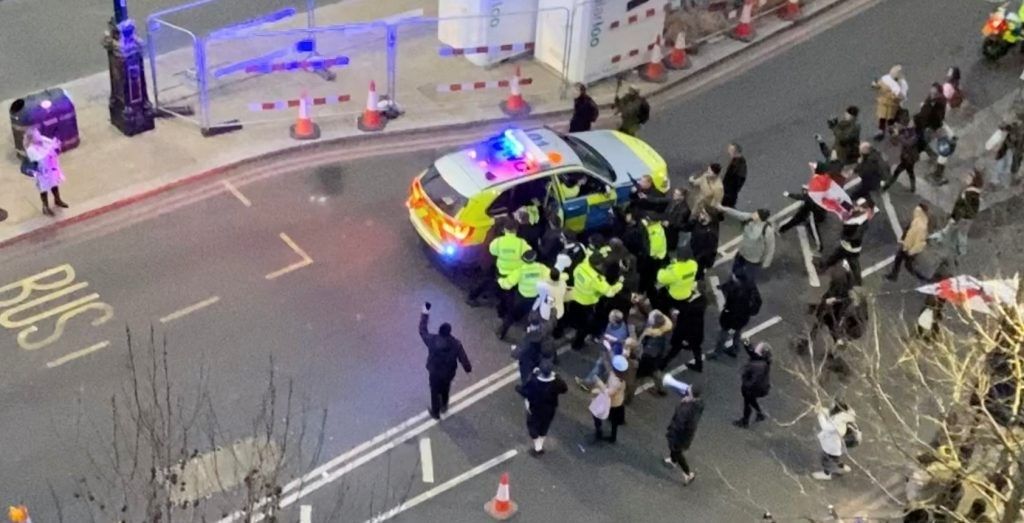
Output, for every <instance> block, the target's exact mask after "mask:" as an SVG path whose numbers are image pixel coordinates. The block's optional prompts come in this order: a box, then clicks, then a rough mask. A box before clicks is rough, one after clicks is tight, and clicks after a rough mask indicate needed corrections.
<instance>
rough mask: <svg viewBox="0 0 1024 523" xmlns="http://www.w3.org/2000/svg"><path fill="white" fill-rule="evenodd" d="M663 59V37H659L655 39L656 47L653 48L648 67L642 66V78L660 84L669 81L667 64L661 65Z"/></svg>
mask: <svg viewBox="0 0 1024 523" xmlns="http://www.w3.org/2000/svg"><path fill="white" fill-rule="evenodd" d="M662 58H663V57H662V53H661V35H658V37H657V38H655V39H654V45H653V46H652V47H651V59H650V60H648V62H647V65H644V66H642V68H641V69H640V78H643V79H644V80H647V81H648V82H654V83H658V84H660V83H663V82H664V81H665V80H668V72H667V71H666V70H665V64H663V63H661V60H662Z"/></svg>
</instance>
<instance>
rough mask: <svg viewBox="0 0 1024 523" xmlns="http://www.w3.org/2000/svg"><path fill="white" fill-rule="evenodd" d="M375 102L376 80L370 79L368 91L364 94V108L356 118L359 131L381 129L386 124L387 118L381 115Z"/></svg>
mask: <svg viewBox="0 0 1024 523" xmlns="http://www.w3.org/2000/svg"><path fill="white" fill-rule="evenodd" d="M377 103H378V99H377V82H375V81H373V80H370V93H369V94H368V95H366V109H364V110H363V114H361V115H359V118H358V119H357V120H356V126H357V127H359V130H360V131H366V132H374V131H381V130H383V129H384V126H385V125H387V119H386V118H384V117H383V116H381V114H380V109H378V108H377Z"/></svg>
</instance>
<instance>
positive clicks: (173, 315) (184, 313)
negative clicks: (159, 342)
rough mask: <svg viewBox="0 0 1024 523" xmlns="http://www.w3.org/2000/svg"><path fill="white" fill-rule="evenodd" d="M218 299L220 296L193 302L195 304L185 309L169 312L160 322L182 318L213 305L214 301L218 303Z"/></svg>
mask: <svg viewBox="0 0 1024 523" xmlns="http://www.w3.org/2000/svg"><path fill="white" fill-rule="evenodd" d="M218 301H220V296H214V297H212V298H207V299H205V300H203V301H201V302H199V303H196V304H193V305H189V306H188V307H185V308H184V309H180V310H176V311H174V312H172V313H170V314H168V315H167V316H164V317H163V318H160V323H168V322H171V321H174V320H176V319H178V318H181V317H183V316H188V315H189V314H192V313H193V312H196V311H198V310H200V309H205V308H206V307H209V306H210V305H213V304H214V303H217V302H218Z"/></svg>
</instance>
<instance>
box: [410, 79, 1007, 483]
mask: <svg viewBox="0 0 1024 523" xmlns="http://www.w3.org/2000/svg"><path fill="white" fill-rule="evenodd" d="M871 85H872V87H873V88H874V89H875V90H876V91H877V100H876V102H877V103H876V114H875V116H876V117H877V133H876V134H875V135H874V136H873V137H869V138H867V139H864V138H862V131H861V126H860V123H859V115H860V110H859V108H858V107H856V106H850V107H848V108H846V110H845V111H844V113H843V114H842V116H839V117H836V118H832V119H829V120H828V121H827V124H828V127H829V128H830V130H831V132H832V135H833V136H832V140H830V141H826V140H825V139H824V138H823V137H822V136H820V135H816V136H815V138H816V140H817V142H818V145H819V147H820V150H821V154H822V158H821V159H820V161H817V162H813V163H812V164H811V167H812V174H813V175H821V174H826V175H828V176H829V177H831V178H832V179H833V180H835V182H836V183H837V184H838V185H839V186H847V187H851V189H850V192H849V199H850V202H851V203H850V204H849V205H847V206H846V207H845V208H843V209H841V211H842V212H841V213H837V212H835V209H827V208H825V207H824V206H823V205H822V204H821V202H820V201H817V200H815V199H814V198H813V197H812V196H811V195H810V194H809V191H808V187H807V186H806V185H805V186H804V187H803V188H802V189H801V190H800V191H796V192H785V193H783V194H784V196H786V197H788V198H791V199H794V200H796V201H798V202H801V205H800V206H799V207H798V208H797V210H796V212H795V213H793V214H791V215H790V216H788V217H787V218H785V219H781V220H773V219H772V212H771V210H770V209H767V208H760V209H756V210H754V211H744V210H740V209H737V208H736V207H737V202H738V201H739V200H738V196H739V194H740V192H741V191H742V189H743V187H744V183H745V181H746V177H747V169H748V164H747V160H746V158H745V157H744V153H743V148H742V147H741V145H740V144H738V143H730V144H728V145H727V147H726V156H727V163H726V165H725V167H724V168H723V166H722V165H721V164H719V163H711V164H708V165H707V166H706V168H705V169H704V170H703V172H701V173H700V174H698V175H695V176H692V177H689V179H688V180H686V186H685V187H676V188H674V189H671V190H668V191H663V190H661V189H659V188H658V187H657V186H656V184H655V183H654V180H653V179H652V178H650V177H643V178H641V179H639V180H637V181H636V182H635V185H634V188H633V191H632V194H631V197H630V200H629V202H628V204H627V205H625V206H622V207H617V208H614V209H612V210H610V211H609V212H610V213H612V216H611V217H610V219H609V225H607V226H606V227H604V228H602V229H600V230H594V231H587V233H586V235H585V236H584V235H578V234H575V233H573V232H571V231H568V230H565V229H564V228H563V226H562V223H561V221H560V219H559V216H558V215H557V213H550V214H549V215H547V216H543V214H544V210H542V209H538V208H536V207H534V208H530V209H526V208H523V209H519V210H517V211H516V212H514V213H512V214H511V216H509V217H506V218H502V219H499V220H498V221H497V222H496V224H495V231H497V233H496V235H495V237H494V238H493V239H492V240H491V241H490V243H489V246H488V247H489V252H490V254H491V256H492V257H493V260H494V264H493V267H492V268H491V269H490V270H489V272H487V273H486V274H485V276H484V278H483V279H482V280H481V281H480V282H479V284H478V285H476V286H475V288H474V289H473V290H472V292H471V293H470V295H469V298H468V300H467V301H468V303H470V304H471V305H473V306H479V305H480V304H481V300H482V299H483V298H485V297H487V296H488V295H490V297H491V298H493V299H494V300H495V301H496V302H497V309H498V315H499V316H500V317H501V318H502V321H501V324H500V326H499V327H498V329H497V336H498V337H499V338H500V339H505V338H506V337H507V336H508V335H509V332H510V329H511V328H512V327H513V326H515V325H516V324H518V323H520V322H524V321H525V332H524V334H523V335H522V337H521V339H519V340H518V342H517V343H516V344H515V345H513V346H512V357H513V358H515V359H517V360H518V363H519V370H520V383H519V385H518V386H517V388H516V390H517V391H518V392H519V393H520V394H522V395H523V397H524V398H525V399H526V405H527V413H528V415H527V428H528V432H529V436H530V438H531V440H532V442H533V447H532V449H531V453H532V454H533V455H535V456H540V455H542V454H543V453H544V439H545V437H546V435H547V432H548V428H549V427H550V425H551V422H552V419H553V418H554V416H555V413H556V411H557V408H558V403H559V397H560V395H562V394H565V393H566V392H567V391H568V389H569V384H571V383H572V382H575V385H576V386H578V387H579V388H580V389H582V390H584V391H585V392H586V393H587V394H590V395H591V396H592V401H591V403H590V405H589V410H590V414H591V416H592V418H593V425H594V433H593V436H592V438H591V441H592V442H593V443H595V444H596V443H598V442H607V443H615V442H616V441H618V435H619V429H620V427H621V426H622V425H623V424H624V423H625V419H626V413H627V409H628V406H629V405H630V403H631V400H632V399H633V397H634V395H635V393H636V391H637V390H638V382H640V381H643V380H645V379H648V378H649V379H650V380H651V384H650V388H651V390H652V392H653V393H654V394H657V395H661V396H665V395H668V394H669V391H668V389H673V390H675V391H676V392H677V393H678V394H679V395H681V397H682V398H681V400H679V402H678V404H677V406H676V409H675V412H674V415H673V417H672V419H671V420H670V422H669V424H668V426H667V429H666V434H665V435H666V443H667V450H668V457H666V458H665V460H664V461H665V463H666V464H667V465H668V466H670V467H675V468H677V469H678V470H679V471H680V473H681V480H682V482H683V483H684V484H689V483H690V482H691V481H693V479H694V478H695V472H694V471H693V470H692V469H691V467H690V466H689V464H688V463H687V461H686V458H685V452H686V450H687V449H688V448H689V447H690V445H691V443H692V442H693V440H694V438H695V435H696V433H697V427H698V425H699V422H700V418H701V414H702V412H703V409H704V405H703V400H702V396H703V390H702V386H701V384H700V383H696V382H694V383H692V384H691V383H683V382H681V381H678V380H676V379H674V378H672V377H671V376H666V372H667V370H668V369H669V368H670V367H671V366H672V365H673V363H674V362H675V361H676V360H677V359H678V358H679V357H680V354H682V353H684V352H685V353H687V354H688V358H687V361H686V362H685V368H687V369H688V370H689V371H691V372H693V373H701V372H702V371H703V368H704V359H705V349H706V348H708V349H711V350H710V351H709V353H708V358H710V359H716V358H721V357H723V356H725V357H729V358H737V357H738V355H739V354H740V352H741V351H740V349H741V348H742V349H743V351H742V352H744V353H745V354H746V363H745V365H744V366H743V368H742V371H741V379H740V383H739V389H740V390H739V394H738V398H739V399H741V400H742V403H740V401H737V406H740V405H742V410H740V413H741V414H740V416H739V417H738V418H737V419H736V420H735V422H734V424H735V425H736V426H737V427H741V428H747V427H749V426H750V423H752V422H753V423H757V422H760V421H762V420H764V419H766V414H765V412H764V410H763V409H762V407H761V405H760V403H759V400H761V399H762V398H764V397H765V396H767V395H768V393H769V391H770V388H771V379H770V375H771V365H772V357H773V356H772V355H773V352H772V347H771V346H770V345H769V344H768V343H766V342H760V343H752V342H751V341H750V340H747V339H745V338H744V336H743V334H742V333H743V331H744V329H745V328H746V327H747V326H748V324H749V322H750V321H751V319H752V318H753V317H755V316H757V315H758V314H759V313H760V310H761V306H762V299H761V295H760V291H759V288H758V283H759V281H760V280H761V278H762V273H763V272H764V271H766V270H770V268H771V266H772V262H773V259H774V257H775V252H776V242H777V236H778V235H781V234H785V233H786V232H787V231H789V230H792V229H794V228H796V227H801V226H803V227H806V228H807V230H808V232H809V233H810V236H811V237H812V238H814V241H815V244H816V248H817V252H818V254H817V256H819V258H818V259H819V263H818V269H819V270H821V271H824V272H825V274H827V278H828V285H827V288H826V290H825V292H824V293H823V295H822V297H821V299H820V301H819V302H818V303H817V304H815V305H814V306H812V307H810V324H809V329H808V332H809V337H803V338H802V339H801V340H799V342H798V343H797V347H798V348H799V347H800V346H801V344H802V345H803V346H806V345H807V344H808V343H809V342H810V341H811V340H812V339H813V338H814V337H816V336H818V335H819V333H820V332H821V331H823V330H824V331H826V332H827V333H828V335H829V337H830V338H831V340H830V341H831V343H826V344H825V345H826V347H828V350H826V351H825V354H824V357H825V358H826V359H827V360H828V363H829V365H828V367H827V368H829V369H830V370H833V371H835V372H837V373H841V372H843V370H844V363H843V361H842V358H841V353H842V347H843V346H844V344H846V343H850V342H853V341H855V340H856V339H858V338H859V337H861V336H862V335H863V333H864V331H865V324H866V322H867V302H868V300H867V299H866V294H865V291H864V290H863V288H862V280H863V275H862V273H861V264H860V259H859V258H860V252H861V250H862V249H863V246H864V245H863V244H864V240H865V234H866V231H867V229H868V226H869V224H870V223H871V222H872V218H873V217H874V216H875V215H876V214H877V213H879V212H880V210H879V208H878V203H879V202H880V198H881V195H882V193H883V192H884V191H888V190H890V189H891V188H892V187H893V186H894V184H895V183H896V181H897V180H898V179H899V178H900V176H902V175H903V174H904V173H905V174H906V175H907V176H908V177H909V189H910V190H911V191H916V188H917V187H916V182H917V179H916V176H915V166H916V164H917V163H918V161H919V160H920V158H921V156H923V155H928V156H929V157H931V158H932V159H933V160H934V163H935V165H936V168H935V170H934V172H933V173H932V174H931V178H932V180H933V181H934V183H935V184H936V185H941V184H943V183H945V180H946V178H945V174H944V166H945V164H946V162H945V160H946V159H948V157H949V156H950V155H951V154H952V151H953V150H954V149H955V146H956V136H955V135H954V133H953V132H952V130H951V129H950V128H949V126H947V125H946V124H945V121H944V120H945V116H946V113H947V111H953V110H956V109H957V108H958V107H959V106H960V104H961V103H962V101H963V94H962V92H961V87H960V72H959V70H958V69H957V68H955V67H953V68H950V69H949V72H948V74H947V76H946V78H945V79H944V80H943V81H942V82H938V83H935V84H933V85H932V86H931V88H930V91H929V94H928V96H927V99H926V100H925V101H924V102H922V103H921V105H920V106H919V108H918V109H917V110H916V111H915V112H914V114H913V115H910V112H909V110H908V107H907V100H908V91H909V86H908V83H907V80H906V78H905V77H904V74H903V71H902V68H901V67H900V66H894V67H893V68H892V69H891V70H890V71H889V72H888V73H887V74H885V75H883V76H882V77H881V78H879V79H878V80H877V81H875V82H873V83H872V84H871ZM577 94H578V96H577V99H576V102H575V107H576V114H574V116H573V118H572V122H573V123H572V130H573V131H582V130H587V129H589V128H590V126H591V124H592V123H594V122H595V121H596V120H597V114H598V109H597V105H596V104H595V103H594V102H593V100H592V99H590V97H589V96H588V95H587V93H586V89H585V88H584V87H582V86H578V90H577ZM615 107H616V111H617V112H619V113H621V116H622V120H623V121H622V127H621V128H620V130H621V131H622V132H627V133H629V134H635V133H636V132H637V131H638V130H639V129H640V128H641V127H642V125H643V123H644V122H646V115H647V113H648V112H649V108H646V109H641V108H642V107H647V103H646V101H645V100H643V99H642V97H640V95H639V93H638V92H637V90H636V89H635V88H630V89H629V90H628V93H627V95H626V96H625V97H624V98H622V99H617V100H616V105H615ZM640 113H643V114H640ZM1003 134H1005V136H1001V137H1000V143H999V145H998V147H999V148H1001V149H1004V152H1003V157H1005V156H1006V155H1010V156H1014V150H1013V148H1012V140H1011V139H1010V135H1011V130H1009V129H1007V130H1005V133H1003ZM1007 144H1010V145H1007ZM887 149H888V150H887ZM887 153H888V154H887ZM886 156H890V157H896V158H898V162H896V166H895V169H893V166H892V165H891V164H890V163H889V161H888V160H887V159H886ZM1001 158H1002V157H1001ZM1014 165H1016V167H1019V162H1015V161H1007V165H1006V167H1007V168H1008V169H1010V168H1012V167H1013V166H1014ZM984 178H985V176H984V174H983V173H982V172H980V171H974V172H971V173H969V177H968V179H966V180H965V187H964V189H963V191H962V192H961V193H960V195H959V197H958V198H957V201H956V204H955V206H954V209H953V211H952V213H951V214H950V215H949V216H948V219H947V220H946V222H945V225H944V226H942V227H933V226H932V223H933V221H934V220H933V217H934V215H935V211H933V210H931V209H930V208H929V206H928V205H926V204H924V203H921V204H918V205H917V206H916V207H914V208H913V209H912V210H911V212H910V214H911V219H910V222H909V225H908V226H906V227H905V232H904V234H903V236H902V237H900V238H896V241H897V247H896V256H895V263H894V264H893V267H892V270H891V272H890V273H888V274H887V275H886V278H887V279H889V280H893V281H895V280H896V279H897V278H898V275H899V272H900V271H901V269H903V268H904V267H905V268H906V270H907V271H908V272H909V273H910V274H911V275H912V276H914V277H916V278H918V279H920V280H923V281H936V280H938V279H942V278H945V277H948V276H949V275H950V273H949V270H950V267H951V266H953V265H955V264H956V260H957V258H958V257H959V256H962V255H964V254H965V253H966V245H967V244H966V240H967V234H968V231H969V230H970V226H971V222H972V220H973V219H974V218H975V217H976V216H977V214H978V212H979V209H980V198H981V191H982V189H983V187H984V185H985V179H984ZM837 214H839V215H840V217H838V218H835V219H836V221H838V222H839V223H838V225H839V229H840V232H839V235H838V238H837V241H836V242H835V245H834V247H833V248H832V249H831V250H830V251H829V252H828V254H825V251H826V248H825V242H823V240H822V236H821V234H820V232H819V226H820V225H821V224H822V223H823V222H825V221H826V220H829V219H830V218H829V217H830V216H834V215H837ZM724 220H735V221H736V222H737V223H738V224H739V226H740V230H741V232H740V237H739V239H738V245H737V247H736V249H735V253H734V254H731V255H732V256H733V260H732V264H731V268H730V270H729V271H728V276H727V277H724V278H723V279H724V280H725V281H724V282H723V283H721V284H720V285H719V286H718V289H715V288H713V286H712V284H711V283H710V279H711V278H710V276H709V275H710V270H711V269H712V267H713V266H714V265H715V263H716V260H719V256H720V253H719V228H720V224H721V223H722V222H723V221H724ZM779 221H781V223H777V222H779ZM931 246H935V250H936V251H937V252H939V251H941V252H942V253H943V254H941V255H940V259H941V260H942V262H941V263H939V264H938V265H939V266H938V268H937V269H935V270H933V271H931V274H926V273H925V272H924V271H923V270H922V268H921V267H920V264H918V263H916V262H917V259H918V257H919V256H920V254H921V253H922V252H924V251H925V250H926V249H928V248H930V247H931ZM716 291H720V292H721V295H722V297H723V300H722V303H721V310H720V313H719V318H718V326H719V329H718V336H717V338H716V339H715V340H713V342H712V343H711V344H710V345H708V344H707V343H706V342H707V340H705V316H706V312H707V305H708V298H707V297H708V296H709V295H712V294H713V293H714V292H716ZM926 307H929V308H931V309H933V310H934V309H936V308H937V309H939V310H941V307H942V304H941V303H938V304H935V303H929V304H927V305H926ZM443 328H444V326H442V329H443ZM425 339H426V338H425ZM563 339H568V341H569V346H570V347H571V349H572V350H574V351H584V350H588V349H590V350H594V351H595V354H594V357H593V365H592V366H591V367H590V369H589V372H587V373H586V374H585V375H582V376H577V377H575V378H574V380H572V381H569V382H568V383H567V380H565V379H563V378H562V377H561V376H559V375H558V372H557V371H556V366H557V365H558V352H557V350H556V346H557V345H559V342H560V341H561V340H563ZM428 345H429V342H428ZM448 352H449V355H448V356H446V357H447V358H448V359H449V364H448V365H447V366H446V369H448V370H446V371H445V374H444V376H445V377H448V376H450V375H453V374H454V370H455V365H456V361H459V360H461V359H462V358H463V357H464V353H462V352H461V346H460V347H459V349H458V350H449V351H448ZM460 354H461V355H460ZM464 366H465V367H467V371H468V362H467V363H466V364H464ZM448 379H449V381H450V378H448ZM433 383H434V381H433V378H432V381H431V384H432V385H431V388H432V389H433V388H434V385H433ZM445 390H446V389H445ZM443 396H445V397H446V394H444V395H443ZM443 403H444V402H443V401H442V402H441V404H440V405H438V406H435V407H432V411H431V414H432V415H434V416H435V417H440V416H441V415H443V414H444V409H445V406H444V404H443ZM738 410H739V409H738ZM751 418H752V419H751ZM818 421H819V429H820V430H819V433H818V439H819V442H820V444H821V449H822V460H821V467H822V468H821V470H820V471H818V472H816V473H814V474H813V476H814V477H815V478H817V479H821V480H828V479H831V478H833V477H834V476H835V475H837V474H842V473H844V472H848V471H849V467H848V466H847V465H845V464H844V463H843V461H842V456H843V454H844V452H845V449H848V448H852V447H854V446H856V445H857V444H858V443H859V441H860V431H859V429H857V426H856V415H855V413H854V410H853V409H852V408H850V407H849V406H848V405H846V404H845V403H843V401H842V400H841V399H836V400H835V402H834V404H832V405H831V406H829V407H822V408H821V410H820V412H819V413H818Z"/></svg>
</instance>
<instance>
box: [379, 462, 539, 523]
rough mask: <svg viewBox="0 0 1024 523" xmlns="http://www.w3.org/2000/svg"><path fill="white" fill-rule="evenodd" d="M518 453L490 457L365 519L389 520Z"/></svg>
mask: <svg viewBox="0 0 1024 523" xmlns="http://www.w3.org/2000/svg"><path fill="white" fill-rule="evenodd" d="M518 453H519V451H518V450H516V449H512V450H509V451H507V452H505V453H504V454H501V455H500V456H496V457H494V458H491V459H489V460H487V461H485V462H483V463H481V464H479V465H477V466H475V467H473V468H471V469H469V470H467V471H466V472H463V473H462V474H459V475H458V476H455V477H454V478H452V479H450V480H448V481H445V482H444V483H442V484H440V485H438V486H436V487H434V488H432V489H430V490H428V491H426V492H424V493H422V494H420V495H418V496H416V497H413V498H412V499H410V500H408V501H406V502H404V503H402V504H401V505H398V506H397V507H394V508H392V509H391V510H389V511H387V512H384V513H381V514H378V515H377V516H376V517H374V518H372V519H368V520H366V521H367V523H381V522H383V521H387V520H389V519H391V518H393V517H395V516H397V515H399V514H401V513H402V512H405V511H406V510H409V509H411V508H413V507H415V506H417V505H419V504H421V503H423V502H424V501H428V500H430V499H431V498H435V497H437V496H439V495H441V494H443V493H445V492H447V491H449V490H451V489H453V488H455V487H457V486H459V485H460V484H462V483H465V482H466V481H469V480H471V479H473V478H475V477H477V476H479V475H480V474H483V473H484V472H487V471H488V470H490V469H492V468H494V467H497V466H498V465H501V464H502V463H504V462H506V461H508V460H510V459H512V458H514V457H515V456H516V454H518Z"/></svg>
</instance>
